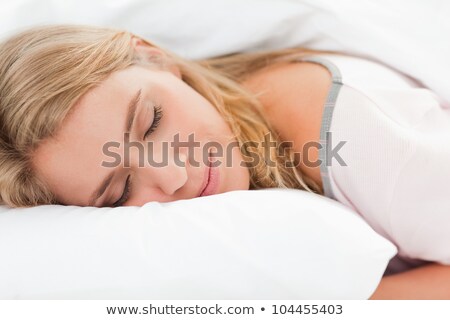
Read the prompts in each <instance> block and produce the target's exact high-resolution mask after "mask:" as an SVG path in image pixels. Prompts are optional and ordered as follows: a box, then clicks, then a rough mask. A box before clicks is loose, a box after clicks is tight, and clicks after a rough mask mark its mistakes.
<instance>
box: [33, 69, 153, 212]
mask: <svg viewBox="0 0 450 320" xmlns="http://www.w3.org/2000/svg"><path fill="white" fill-rule="evenodd" d="M147 72H148V71H147V70H145V69H142V68H136V67H131V68H128V69H125V70H121V71H118V72H115V73H113V74H111V76H109V77H108V78H107V79H106V80H105V81H103V82H102V83H101V84H99V85H98V86H97V87H95V88H93V89H91V90H90V91H89V92H87V93H86V94H85V95H84V96H83V97H82V98H81V99H80V100H79V101H78V102H77V104H76V105H75V106H74V107H73V109H72V110H71V113H70V114H69V115H68V116H67V117H66V119H64V121H63V123H62V125H61V127H60V128H59V129H58V132H57V134H56V136H55V137H54V138H51V139H49V140H47V141H44V142H43V143H42V144H41V145H40V146H39V147H38V148H37V150H36V152H35V153H34V154H33V159H32V161H33V166H34V167H35V169H36V173H37V175H38V176H40V177H41V178H42V179H43V180H44V181H45V182H46V183H48V184H49V186H50V189H51V190H52V192H53V193H54V194H55V195H56V197H57V199H58V200H59V201H61V202H62V203H76V204H80V205H85V204H86V200H87V199H88V198H89V197H90V193H91V192H92V191H93V190H94V188H95V187H96V186H97V184H98V183H99V182H100V181H101V180H100V179H101V177H105V176H106V175H107V174H108V173H109V172H110V170H111V168H106V167H103V166H102V165H101V164H102V162H103V161H111V158H108V157H107V156H106V155H104V154H103V151H102V148H103V146H104V144H105V143H107V142H110V141H118V142H120V141H122V139H123V132H124V126H125V119H126V114H127V109H128V104H129V101H130V99H131V98H132V96H133V95H134V94H135V92H136V91H137V90H139V88H140V87H141V86H143V85H144V83H145V82H149V80H150V78H151V74H150V75H146V73H147ZM149 76H150V77H149ZM144 78H145V81H143V80H144ZM68 187H69V188H70V190H68ZM69 191H70V192H69Z"/></svg>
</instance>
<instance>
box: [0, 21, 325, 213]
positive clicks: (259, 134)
mask: <svg viewBox="0 0 450 320" xmlns="http://www.w3.org/2000/svg"><path fill="white" fill-rule="evenodd" d="M133 36H134V35H133V34H132V33H130V32H126V31H122V30H115V29H110V28H101V27H90V26H77V25H53V26H42V27H37V28H36V27H35V28H33V29H29V30H26V31H23V32H21V33H19V34H17V35H15V36H13V37H11V38H9V39H7V40H6V41H4V42H3V43H2V44H0V57H1V58H0V121H1V130H0V203H1V204H7V205H9V206H12V207H23V206H25V207H26V206H34V205H41V204H56V203H58V202H57V200H56V199H55V197H54V195H53V194H52V193H51V192H50V190H49V188H48V187H47V185H46V184H45V182H44V181H40V180H39V179H38V178H37V176H36V175H35V174H34V172H33V168H32V162H31V159H32V155H33V151H34V150H36V148H37V147H38V146H39V144H40V143H41V142H42V141H44V140H46V139H48V138H51V137H54V136H55V135H56V132H57V130H58V128H59V127H60V125H61V123H62V122H63V120H64V119H65V117H66V116H67V115H68V114H69V113H70V111H71V109H72V107H73V106H74V105H75V104H76V102H77V101H78V100H79V99H80V98H81V97H82V96H83V95H84V94H86V93H87V92H88V91H89V90H90V89H92V88H93V87H95V86H97V85H98V84H100V83H101V82H102V81H104V80H105V79H106V78H107V77H108V75H110V74H111V73H112V72H115V71H118V70H122V69H125V68H127V67H129V66H131V65H145V66H152V67H156V68H166V67H167V66H168V65H170V64H174V65H176V66H177V67H178V68H179V70H180V72H181V75H182V79H183V81H185V82H186V83H187V84H189V85H190V86H191V87H192V88H193V89H195V90H196V91H197V92H199V93H200V94H201V95H203V96H204V97H205V98H206V99H208V100H209V101H210V102H211V103H212V104H213V105H214V106H215V107H216V108H217V110H218V112H219V113H220V114H221V115H222V116H223V118H224V119H225V121H226V122H227V123H228V125H229V126H230V128H231V129H232V132H233V134H234V135H235V137H236V140H237V141H238V143H239V145H240V146H242V145H243V144H244V142H246V141H254V142H262V141H263V140H264V136H265V135H266V134H267V133H270V135H271V139H272V141H274V140H275V141H278V142H280V141H279V137H278V136H277V135H276V133H275V132H274V130H273V129H272V128H271V126H270V124H269V122H268V121H267V120H266V119H265V118H264V116H263V113H262V112H261V108H262V107H261V104H260V102H259V100H258V99H257V95H255V94H252V93H250V92H249V91H247V90H246V89H245V88H244V87H243V86H242V85H240V84H239V82H240V81H242V80H243V79H245V77H246V76H248V75H249V74H251V73H252V72H255V71H257V70H260V69H262V68H264V67H266V66H268V65H271V64H273V63H276V62H277V61H281V60H286V59H294V58H295V57H298V56H299V55H302V54H305V53H308V51H305V50H302V49H298V48H296V49H288V50H281V51H274V52H259V53H242V54H235V55H229V56H225V57H219V58H215V59H209V60H203V61H189V60H186V59H183V58H181V57H179V56H177V55H176V54H174V53H171V52H168V51H167V50H163V49H161V48H160V49H161V50H163V51H164V52H165V53H166V54H167V59H166V60H158V59H156V58H155V59H154V60H151V59H150V60H149V59H144V57H142V56H141V55H139V54H138V53H137V52H136V51H135V50H134V48H133V47H132V46H131V40H132V37H133ZM141 39H142V38H141ZM142 40H143V41H144V42H146V43H147V44H149V45H152V46H155V45H154V44H151V43H150V42H148V41H146V40H145V39H142ZM155 47H156V46H155ZM281 145H282V144H281ZM269 150H270V158H271V160H272V161H275V163H276V165H275V166H268V165H266V161H259V162H258V163H257V164H256V166H250V167H249V168H248V170H249V172H250V188H251V189H260V188H273V187H278V188H297V189H306V190H309V191H313V192H317V193H322V190H320V188H319V187H318V186H317V185H316V184H315V183H314V181H313V180H312V179H310V178H308V177H307V176H305V175H303V174H302V172H301V171H300V169H298V168H295V167H288V166H286V163H288V162H291V163H295V159H294V154H293V152H292V150H290V149H284V150H283V152H281V153H280V152H278V151H279V150H276V149H273V148H271V149H269ZM241 152H242V154H243V156H244V158H245V157H250V158H251V156H250V150H247V149H246V148H241ZM253 152H257V154H258V155H259V157H260V159H266V157H265V149H264V147H263V146H262V144H261V143H258V144H257V147H256V149H255V150H253Z"/></svg>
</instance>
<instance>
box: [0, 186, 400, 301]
mask: <svg viewBox="0 0 450 320" xmlns="http://www.w3.org/2000/svg"><path fill="white" fill-rule="evenodd" d="M395 254H396V248H395V247H394V245H393V244H391V243H390V242H389V241H387V240H385V239H384V238H382V237H381V236H379V235H378V234H376V233H375V232H374V231H373V230H372V229H371V228H370V227H369V226H368V225H367V224H366V223H365V222H364V221H363V220H362V218H361V217H360V216H358V215H357V214H356V213H354V212H353V211H350V210H349V209H348V208H346V207H344V206H343V205H341V204H339V203H337V202H335V201H333V200H330V199H327V198H324V197H322V196H318V195H314V194H310V193H308V192H305V191H300V190H293V189H290V190H282V189H265V190H252V191H233V192H228V193H223V194H218V195H214V196H209V197H202V198H195V199H190V200H179V201H175V202H169V203H158V202H150V203H148V204H146V205H144V206H143V207H119V208H93V207H76V206H66V207H65V206H38V207H34V208H22V209H8V208H6V207H0V256H1V257H2V263H0V299H366V298H369V297H370V296H371V295H372V293H373V292H374V290H375V289H376V287H377V285H378V283H379V281H380V279H381V277H382V275H383V272H384V270H385V268H386V266H387V263H388V261H389V260H390V259H391V258H392V257H393V256H394V255H395Z"/></svg>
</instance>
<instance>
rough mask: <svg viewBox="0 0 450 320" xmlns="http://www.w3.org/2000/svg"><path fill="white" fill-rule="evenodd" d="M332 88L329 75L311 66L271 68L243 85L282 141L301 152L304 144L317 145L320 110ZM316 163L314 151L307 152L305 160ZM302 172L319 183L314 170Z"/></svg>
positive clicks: (317, 170) (317, 67)
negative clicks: (257, 99) (253, 96)
mask: <svg viewBox="0 0 450 320" xmlns="http://www.w3.org/2000/svg"><path fill="white" fill-rule="evenodd" d="M331 84H332V78H331V74H330V72H329V71H328V69H327V68H325V67H324V66H322V65H320V64H317V63H314V62H289V63H282V64H276V65H272V66H270V67H267V68H265V69H262V70H260V71H258V72H256V73H254V74H252V75H251V76H249V77H248V78H247V79H246V80H245V81H244V82H243V85H244V87H246V88H247V89H248V90H250V91H251V92H254V93H258V94H260V96H259V99H260V101H261V103H262V105H263V112H264V115H265V117H266V118H267V120H268V121H269V123H270V124H271V125H272V127H273V128H274V130H275V131H277V133H278V134H279V135H280V137H281V139H282V140H283V141H292V143H293V149H294V150H295V151H296V152H302V151H303V146H304V145H305V144H306V143H308V142H311V141H313V142H319V138H320V126H321V122H322V111H323V106H324V104H325V102H326V98H327V95H328V91H329V89H330V86H331ZM317 159H318V150H315V149H311V150H309V151H308V160H310V161H311V162H314V161H316V160H317ZM302 170H303V171H304V172H305V173H306V174H308V175H310V176H312V178H314V179H315V180H320V172H319V169H318V168H305V167H302Z"/></svg>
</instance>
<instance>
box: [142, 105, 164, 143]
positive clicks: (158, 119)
mask: <svg viewBox="0 0 450 320" xmlns="http://www.w3.org/2000/svg"><path fill="white" fill-rule="evenodd" d="M153 109H154V116H153V123H152V125H151V126H150V128H149V129H148V130H147V132H146V133H145V134H144V139H145V138H147V137H148V136H149V135H150V134H152V133H153V132H154V131H155V130H156V128H158V126H159V123H160V122H161V118H162V116H163V112H162V108H161V106H160V105H158V106H155V107H154V108H153Z"/></svg>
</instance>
